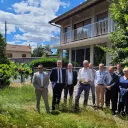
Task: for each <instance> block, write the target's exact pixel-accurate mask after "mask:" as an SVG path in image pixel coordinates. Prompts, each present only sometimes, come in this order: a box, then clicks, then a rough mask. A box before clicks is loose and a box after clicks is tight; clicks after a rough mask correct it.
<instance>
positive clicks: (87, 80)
mask: <svg viewBox="0 0 128 128" xmlns="http://www.w3.org/2000/svg"><path fill="white" fill-rule="evenodd" d="M49 78H50V81H51V84H52V90H53V96H52V110H53V111H54V110H56V109H58V108H59V104H60V100H61V94H62V91H63V90H64V103H65V104H67V96H68V94H69V103H72V102H73V93H74V86H75V85H77V86H78V87H77V92H76V95H75V103H74V106H75V110H79V99H80V96H81V93H82V92H83V91H84V105H85V106H87V104H88V98H89V92H90V90H91V93H92V103H93V105H94V106H95V107H96V108H97V109H101V108H103V106H104V102H105V105H106V107H110V101H111V106H112V113H113V115H115V114H116V112H118V113H119V114H120V113H122V114H123V115H125V114H128V68H124V69H123V70H122V68H121V65H120V64H117V69H116V71H114V67H113V66H110V67H108V70H105V68H104V64H102V63H101V64H99V70H97V71H96V70H95V69H93V65H92V64H91V63H89V62H88V61H87V60H84V61H83V68H81V69H79V72H78V73H77V72H76V71H74V70H73V65H72V64H71V63H69V64H68V65H67V69H65V68H62V61H61V60H58V61H57V67H56V68H53V69H52V71H51V73H50V77H49V75H48V73H47V72H44V71H43V65H39V66H38V72H37V73H34V76H33V85H34V87H35V93H36V101H37V103H36V108H37V111H38V112H40V99H41V96H42V97H43V100H44V104H45V108H46V111H47V112H48V113H49V112H50V107H49V102H48V85H49ZM95 94H96V95H95ZM104 96H105V98H104ZM104 99H105V101H104Z"/></svg>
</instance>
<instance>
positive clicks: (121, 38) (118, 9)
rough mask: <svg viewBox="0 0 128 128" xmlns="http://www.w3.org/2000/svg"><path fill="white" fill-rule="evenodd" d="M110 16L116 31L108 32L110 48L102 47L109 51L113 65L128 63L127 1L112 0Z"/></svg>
mask: <svg viewBox="0 0 128 128" xmlns="http://www.w3.org/2000/svg"><path fill="white" fill-rule="evenodd" d="M110 13H111V18H112V19H113V20H114V22H115V23H116V31H115V32H112V33H111V34H110V40H111V48H110V49H108V48H105V49H104V48H103V47H102V49H104V50H105V51H106V52H110V55H111V57H112V61H111V63H112V64H113V65H115V64H117V63H122V65H124V66H125V65H128V1H127V0H118V1H117V0H112V3H111V5H110Z"/></svg>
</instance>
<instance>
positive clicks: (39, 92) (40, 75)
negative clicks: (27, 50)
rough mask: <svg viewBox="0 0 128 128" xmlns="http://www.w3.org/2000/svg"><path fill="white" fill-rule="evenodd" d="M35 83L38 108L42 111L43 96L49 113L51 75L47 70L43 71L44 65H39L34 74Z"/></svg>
mask: <svg viewBox="0 0 128 128" xmlns="http://www.w3.org/2000/svg"><path fill="white" fill-rule="evenodd" d="M33 85H34V87H35V93H36V108H37V111H38V112H39V113H40V99H41V96H42V97H43V100H44V104H45V108H46V111H47V113H49V111H50V108H49V103H48V85H49V76H48V73H47V72H44V71H43V65H39V66H38V72H36V73H34V76H33Z"/></svg>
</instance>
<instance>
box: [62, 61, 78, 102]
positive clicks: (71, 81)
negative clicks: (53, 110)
mask: <svg viewBox="0 0 128 128" xmlns="http://www.w3.org/2000/svg"><path fill="white" fill-rule="evenodd" d="M67 68H68V69H67V71H66V85H65V88H64V103H67V95H68V93H69V96H70V98H69V103H72V99H73V92H74V86H75V85H76V84H77V72H76V71H73V70H72V64H71V63H69V64H68V66H67Z"/></svg>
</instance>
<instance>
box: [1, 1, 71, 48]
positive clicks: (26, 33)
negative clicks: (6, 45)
mask: <svg viewBox="0 0 128 128" xmlns="http://www.w3.org/2000/svg"><path fill="white" fill-rule="evenodd" d="M60 6H62V7H63V8H66V7H69V6H70V3H69V2H67V3H65V2H64V1H60V0H26V1H22V2H20V3H15V4H13V5H12V7H9V8H8V10H14V12H15V13H10V12H4V11H0V23H4V21H7V23H8V24H7V33H8V34H10V33H11V32H13V33H14V32H16V29H18V30H19V31H20V32H21V33H23V34H19V33H16V34H15V36H14V37H13V41H12V42H14V41H21V40H24V42H29V43H32V46H35V44H36V43H38V42H40V43H42V44H43V42H45V41H50V37H51V36H53V35H52V32H53V31H55V32H56V33H57V32H59V28H56V27H54V26H51V25H49V24H48V22H49V21H50V20H52V19H53V18H55V17H56V13H57V12H58V10H59V8H60ZM0 31H1V32H4V24H2V25H1V24H0ZM23 44H27V43H23Z"/></svg>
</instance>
